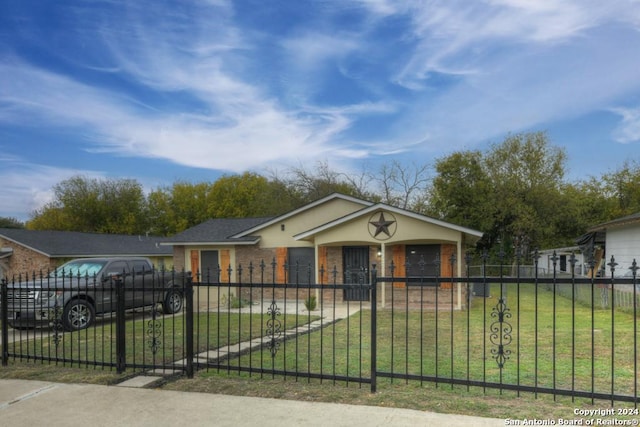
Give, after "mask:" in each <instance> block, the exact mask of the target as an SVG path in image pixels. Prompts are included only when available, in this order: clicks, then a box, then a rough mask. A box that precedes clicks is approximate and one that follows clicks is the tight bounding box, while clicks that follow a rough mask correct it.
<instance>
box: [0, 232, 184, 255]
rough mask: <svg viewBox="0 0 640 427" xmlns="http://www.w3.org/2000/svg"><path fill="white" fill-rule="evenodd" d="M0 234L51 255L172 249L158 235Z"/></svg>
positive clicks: (152, 252)
mask: <svg viewBox="0 0 640 427" xmlns="http://www.w3.org/2000/svg"><path fill="white" fill-rule="evenodd" d="M0 237H2V238H4V239H6V240H9V241H11V242H14V243H16V244H19V245H21V246H24V247H26V248H29V249H31V250H33V251H36V252H39V253H41V254H43V255H46V256H48V257H50V258H62V257H65V258H66V257H81V256H91V257H95V256H114V255H127V256H165V255H167V256H168V255H172V253H173V249H172V248H170V247H166V246H161V245H160V242H162V241H163V240H164V239H163V238H160V237H147V236H131V235H124V234H99V233H81V232H77V231H46V230H24V229H13V228H0Z"/></svg>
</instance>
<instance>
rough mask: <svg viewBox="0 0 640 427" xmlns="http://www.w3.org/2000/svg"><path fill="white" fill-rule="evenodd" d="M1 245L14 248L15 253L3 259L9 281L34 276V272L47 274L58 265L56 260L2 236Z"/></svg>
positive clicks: (5, 273)
mask: <svg viewBox="0 0 640 427" xmlns="http://www.w3.org/2000/svg"><path fill="white" fill-rule="evenodd" d="M0 247H3V248H4V247H8V248H11V249H13V255H11V257H9V258H7V259H4V260H2V261H1V262H3V263H4V264H3V266H4V268H3V270H4V277H5V278H6V279H7V280H9V281H11V280H14V279H15V280H20V278H21V277H22V278H24V277H25V276H29V277H32V276H33V274H34V273H35V274H40V273H42V274H44V275H46V274H47V272H49V271H51V270H53V269H55V268H56V267H57V266H58V263H57V261H56V260H53V259H51V258H49V257H48V256H46V255H43V254H41V253H39V252H36V251H34V250H32V249H29V248H26V247H24V246H21V245H18V244H15V242H11V241H9V240H6V239H3V238H1V237H0Z"/></svg>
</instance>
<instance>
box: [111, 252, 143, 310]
mask: <svg viewBox="0 0 640 427" xmlns="http://www.w3.org/2000/svg"><path fill="white" fill-rule="evenodd" d="M105 277H107V278H115V277H121V278H122V280H123V281H124V306H125V308H132V307H134V306H135V299H136V298H138V297H139V296H138V295H136V292H135V290H134V288H133V277H132V276H131V270H130V269H129V264H127V263H126V261H113V262H112V263H110V264H109V265H108V266H107V269H106V271H105ZM113 300H114V301H116V294H115V287H114V289H113ZM115 308H116V307H115V305H114V307H113V308H112V310H114V311H115Z"/></svg>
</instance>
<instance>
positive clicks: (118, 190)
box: [27, 176, 147, 234]
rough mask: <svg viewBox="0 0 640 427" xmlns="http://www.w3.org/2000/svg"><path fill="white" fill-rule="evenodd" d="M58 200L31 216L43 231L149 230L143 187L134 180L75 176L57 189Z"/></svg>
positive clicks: (31, 225)
mask: <svg viewBox="0 0 640 427" xmlns="http://www.w3.org/2000/svg"><path fill="white" fill-rule="evenodd" d="M53 192H54V199H53V201H52V202H50V203H48V204H47V205H45V206H44V207H42V208H41V209H39V210H36V211H35V212H33V214H32V215H31V219H30V220H29V222H28V224H27V226H28V228H30V229H39V230H44V229H46V230H65V231H83V232H96V233H111V234H141V233H145V232H146V230H147V220H146V208H145V206H146V199H145V196H144V192H143V190H142V186H141V185H140V184H139V183H138V182H137V181H135V180H130V179H118V180H115V179H104V180H98V179H90V178H86V177H82V176H75V177H72V178H69V179H67V180H64V181H62V182H60V183H58V184H56V185H55V186H54V187H53Z"/></svg>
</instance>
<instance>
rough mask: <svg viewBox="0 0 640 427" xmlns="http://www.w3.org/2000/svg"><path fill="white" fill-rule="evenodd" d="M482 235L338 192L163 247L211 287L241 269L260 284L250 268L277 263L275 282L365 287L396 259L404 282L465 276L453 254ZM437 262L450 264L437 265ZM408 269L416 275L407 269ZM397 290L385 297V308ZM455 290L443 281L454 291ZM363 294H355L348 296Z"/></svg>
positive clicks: (217, 222)
mask: <svg viewBox="0 0 640 427" xmlns="http://www.w3.org/2000/svg"><path fill="white" fill-rule="evenodd" d="M481 237H482V233H481V232H479V231H476V230H472V229H468V228H465V227H461V226H458V225H455V224H450V223H447V222H444V221H440V220H436V219H433V218H430V217H427V216H424V215H421V214H417V213H415V212H411V211H407V210H404V209H399V208H396V207H393V206H389V205H386V204H383V203H372V202H369V201H365V200H361V199H358V198H355V197H351V196H346V195H343V194H337V193H336V194H332V195H329V196H327V197H324V198H322V199H320V200H317V201H315V202H312V203H309V204H307V205H305V206H302V207H301V208H299V209H296V210H294V211H291V212H289V213H286V214H284V215H280V216H277V217H272V218H244V219H212V220H209V221H206V222H204V223H202V224H199V225H197V226H195V227H192V228H190V229H188V230H185V231H184V232H182V233H179V234H177V235H175V236H173V237H170V238H168V239H167V240H166V241H165V242H163V243H161V245H167V246H172V247H173V256H174V265H175V267H176V269H185V270H189V271H192V272H195V273H194V276H195V277H196V279H197V280H201V281H203V282H209V281H214V280H220V281H222V282H227V281H228V282H235V281H237V280H238V274H239V273H238V268H237V267H238V266H242V267H243V272H244V273H243V274H244V275H243V277H242V279H243V280H244V281H245V282H246V281H248V280H250V279H253V280H255V278H249V277H248V273H247V267H248V266H249V265H250V264H252V265H254V266H257V265H258V264H259V263H261V262H262V261H264V262H265V263H266V264H267V265H269V266H270V264H271V263H272V261H273V260H274V261H275V263H276V264H277V266H278V268H277V269H276V270H275V271H273V272H272V274H273V279H274V281H275V283H285V280H288V281H289V282H291V281H295V282H298V283H309V282H311V283H331V282H333V281H334V280H335V282H336V283H337V284H358V283H360V282H361V281H362V279H363V277H368V274H367V273H368V272H369V270H370V268H371V265H372V264H376V265H377V269H378V274H379V275H380V276H382V275H390V274H391V273H390V271H389V265H390V264H391V262H392V261H393V263H394V264H395V266H396V269H395V271H394V275H395V276H396V277H404V276H418V275H421V274H426V275H436V274H438V273H439V274H440V275H441V276H443V277H452V276H454V277H459V276H461V275H462V263H461V262H456V263H455V264H454V265H453V266H452V265H451V263H450V262H449V261H448V260H449V259H451V256H452V255H455V257H456V259H457V260H462V259H464V255H465V250H466V248H468V247H469V246H472V245H474V244H475V243H476V242H477V240H478V239H480V238H481ZM436 258H438V259H440V260H442V262H439V263H437V262H434V260H435V259H436ZM421 261H422V262H421ZM407 262H408V264H407ZM285 264H286V265H287V266H288V267H289V269H288V271H285V269H284V265H285ZM406 265H410V267H409V268H410V270H411V271H406V269H405V266H406ZM295 266H298V269H297V270H294V268H296V267H295ZM300 266H303V267H302V268H300ZM438 268H439V269H440V271H436V269H438ZM256 270H257V269H256ZM332 276H333V277H332ZM270 277H271V276H270ZM390 286H392V285H391V284H388V286H386V287H383V289H381V292H379V293H380V299H381V302H382V303H383V304H384V303H385V301H386V300H387V299H388V294H390V291H389V287H390ZM394 286H400V284H395V285H394ZM452 286H454V285H451V284H447V283H443V284H442V287H447V288H449V289H450V288H451V287H452ZM455 287H456V288H455V289H454V291H452V292H451V293H449V292H447V293H446V294H448V295H449V294H450V295H452V298H453V299H454V300H455V301H454V302H455V306H456V307H457V308H461V307H462V305H463V301H464V298H463V294H462V293H463V289H462V287H461V286H459V285H455ZM363 297H364V298H366V296H363V295H360V294H358V293H357V292H354V293H351V294H346V293H345V295H344V297H343V298H344V299H345V300H359V299H361V298H363Z"/></svg>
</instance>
